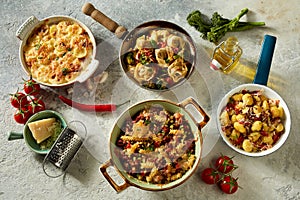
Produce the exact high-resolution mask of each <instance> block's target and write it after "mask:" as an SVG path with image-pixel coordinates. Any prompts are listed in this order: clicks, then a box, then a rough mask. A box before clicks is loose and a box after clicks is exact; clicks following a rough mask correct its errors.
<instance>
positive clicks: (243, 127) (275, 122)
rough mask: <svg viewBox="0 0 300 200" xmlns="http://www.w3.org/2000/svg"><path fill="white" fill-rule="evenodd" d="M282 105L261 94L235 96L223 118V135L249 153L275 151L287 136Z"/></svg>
mask: <svg viewBox="0 0 300 200" xmlns="http://www.w3.org/2000/svg"><path fill="white" fill-rule="evenodd" d="M279 103H280V102H279V100H275V99H269V98H267V97H266V96H265V95H263V92H262V91H260V90H259V91H248V90H242V91H241V92H239V93H236V94H234V95H232V96H231V97H230V99H229V102H228V103H227V105H226V107H225V109H224V110H223V112H222V113H221V116H220V122H221V127H222V131H223V134H225V135H226V137H227V138H228V139H229V140H230V142H231V143H232V144H233V145H234V146H236V147H238V148H240V149H242V150H244V151H246V152H260V151H264V150H267V149H270V148H272V147H273V145H274V144H275V143H276V142H277V141H278V140H279V138H280V136H281V135H282V134H283V133H284V125H283V124H284V116H285V115H284V110H283V108H282V107H281V106H280V104H279Z"/></svg>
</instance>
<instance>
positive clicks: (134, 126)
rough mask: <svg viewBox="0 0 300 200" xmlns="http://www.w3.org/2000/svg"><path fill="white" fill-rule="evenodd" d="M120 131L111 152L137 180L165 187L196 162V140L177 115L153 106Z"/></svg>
mask: <svg viewBox="0 0 300 200" xmlns="http://www.w3.org/2000/svg"><path fill="white" fill-rule="evenodd" d="M121 130H122V131H121V134H120V136H119V137H118V139H117V142H116V147H117V148H115V150H114V153H115V155H116V156H117V157H118V158H119V160H120V163H121V165H122V167H123V169H124V170H125V172H127V174H129V175H130V176H132V177H134V178H136V179H138V180H140V181H144V182H147V183H152V184H167V183H170V182H172V181H175V180H177V179H179V178H181V177H182V176H183V175H184V174H185V173H186V172H187V171H188V170H190V169H192V167H193V165H194V163H195V160H196V156H195V141H196V139H195V137H194V135H193V133H192V131H191V128H190V125H189V124H188V121H187V120H186V119H185V117H184V116H183V114H181V113H179V112H176V113H170V112H168V111H166V110H165V109H164V108H163V107H162V106H159V105H157V106H156V105H154V106H151V107H149V108H145V109H143V110H142V111H140V112H139V113H138V114H136V115H135V116H134V117H133V118H131V117H130V118H128V119H127V120H126V121H125V123H124V124H123V125H122V127H121Z"/></svg>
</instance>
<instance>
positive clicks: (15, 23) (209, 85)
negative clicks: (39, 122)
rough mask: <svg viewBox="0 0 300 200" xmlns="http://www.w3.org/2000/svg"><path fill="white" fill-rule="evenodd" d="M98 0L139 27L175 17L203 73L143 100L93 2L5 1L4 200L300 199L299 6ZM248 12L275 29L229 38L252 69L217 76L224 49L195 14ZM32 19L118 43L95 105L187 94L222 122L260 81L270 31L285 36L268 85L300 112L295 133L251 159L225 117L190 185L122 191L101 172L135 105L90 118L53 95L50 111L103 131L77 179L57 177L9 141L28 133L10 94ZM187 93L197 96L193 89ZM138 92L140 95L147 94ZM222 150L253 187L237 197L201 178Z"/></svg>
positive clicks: (1, 28) (80, 160)
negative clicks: (228, 102) (224, 132)
mask: <svg viewBox="0 0 300 200" xmlns="http://www.w3.org/2000/svg"><path fill="white" fill-rule="evenodd" d="M91 2H92V3H93V4H94V5H95V6H96V7H97V8H99V9H100V10H102V11H103V12H104V13H105V14H106V15H108V16H110V17H111V18H113V19H114V20H115V21H116V22H119V23H120V24H122V25H124V26H125V27H127V28H128V29H129V30H132V29H133V28H134V27H136V26H137V25H139V24H140V23H142V22H145V21H150V20H155V19H163V20H168V21H171V22H174V23H177V24H178V25H180V26H182V27H183V28H184V29H186V30H187V31H188V32H189V33H190V34H191V36H192V38H193V40H194V41H195V43H196V46H197V49H198V54H199V60H198V63H199V64H198V65H197V70H196V73H195V75H193V76H192V77H191V80H190V81H189V82H188V84H190V85H188V84H186V85H187V86H186V85H183V86H182V88H183V90H181V89H182V88H179V89H178V92H173V93H172V92H169V93H166V94H153V93H148V92H145V91H142V94H140V91H141V90H139V89H135V90H133V89H132V88H131V85H130V83H128V80H127V79H123V74H122V71H121V70H120V66H119V64H118V61H117V57H118V50H119V46H118V45H120V43H121V41H118V40H117V39H116V38H115V37H114V36H113V35H112V33H110V32H109V31H108V30H106V29H105V28H104V27H102V26H101V25H99V24H98V23H97V22H95V21H94V20H92V19H91V18H90V17H88V16H85V15H84V14H83V13H82V12H81V7H82V5H83V4H84V3H85V1H81V0H80V1H64V0H50V1H41V0H30V1H25V0H20V1H12V0H1V6H0V17H1V21H0V32H1V35H0V37H1V40H0V44H1V45H0V46H1V48H0V70H1V73H0V81H1V84H0V91H1V92H0V93H1V97H0V100H1V107H0V111H1V123H0V130H1V134H0V141H1V146H0V152H1V153H0V199H5V200H6V199H253V200H254V199H300V165H299V143H300V139H299V133H298V132H299V129H300V124H299V120H300V119H299V99H300V92H299V88H300V87H299V84H298V82H299V72H300V71H299V69H300V64H299V63H300V56H299V55H300V34H299V32H300V30H299V22H300V19H299V16H298V15H297V13H299V9H300V7H299V3H298V1H297V0H289V1H279V0H275V1H272V0H261V1H251V0H243V1H236V0H228V1H221V0H183V1H177V0H176V1H171V0H148V1H146V0H140V1H130V0H121V1H119V0H109V1H108V0H106V1H104V0H103V1H91ZM244 7H248V8H249V9H250V12H249V13H248V15H247V17H245V19H247V20H252V21H265V22H266V24H267V27H265V28H261V29H254V30H250V31H247V32H241V33H230V34H228V35H235V36H237V37H238V39H239V41H240V46H241V47H242V49H243V51H244V52H243V55H242V59H241V64H243V65H246V66H248V67H249V70H244V71H243V70H242V69H243V68H242V67H240V71H239V70H236V71H235V72H233V73H232V74H231V75H223V74H221V73H219V72H212V71H210V70H209V69H208V63H209V57H210V54H211V52H212V50H213V48H214V47H215V46H214V45H213V44H211V43H209V42H207V41H204V40H202V39H201V38H199V33H198V32H196V31H195V30H194V29H193V28H192V27H190V26H189V25H188V24H187V22H186V17H187V15H188V14H189V13H190V12H191V11H193V10H195V9H199V10H201V11H202V12H203V13H204V14H207V15H211V14H212V13H213V12H214V11H218V12H219V13H221V14H223V15H224V16H225V17H227V18H233V17H234V16H235V15H236V14H237V13H238V12H239V11H240V10H241V9H242V8H244ZM31 15H35V16H36V17H37V18H38V19H43V18H45V17H48V16H51V15H68V16H71V17H74V18H76V19H78V20H80V21H81V22H83V23H84V24H86V25H87V26H88V27H89V28H90V29H91V30H92V32H93V34H94V36H95V38H96V40H97V43H98V44H101V43H102V42H103V41H108V42H109V43H110V42H111V45H112V46H113V47H114V48H112V54H111V55H110V56H111V60H112V61H113V62H112V63H106V64H108V65H109V66H108V68H107V71H108V73H109V78H108V80H107V82H105V83H104V84H101V85H99V86H98V87H97V91H95V93H87V94H85V95H92V97H91V99H90V101H96V102H98V101H99V102H109V101H115V102H121V101H122V100H124V99H128V98H132V99H134V101H132V102H131V103H132V104H133V103H135V102H136V101H140V100H143V97H145V98H164V99H171V100H173V101H180V100H182V99H183V98H184V97H185V95H187V96H189V95H192V96H195V98H196V99H197V100H198V101H199V102H201V105H202V106H203V107H204V108H205V109H206V110H207V111H208V112H209V114H210V115H212V116H214V109H215V107H216V106H217V102H219V101H220V100H221V98H222V95H223V94H225V92H226V91H229V90H230V89H231V88H234V87H236V86H238V85H239V84H242V83H248V82H251V80H252V79H253V73H254V72H253V71H254V70H255V66H256V63H257V60H258V57H259V53H260V49H261V42H262V39H263V36H264V34H271V35H275V36H276V37H277V44H276V49H275V53H274V57H273V62H272V68H271V73H270V77H269V83H268V86H269V87H271V88H272V89H274V90H276V91H277V92H278V93H279V94H280V95H281V96H282V97H283V98H284V99H285V100H286V103H287V104H288V106H289V108H290V111H291V115H292V129H291V132H290V136H289V138H288V139H287V141H286V143H285V144H284V146H283V147H281V148H280V149H279V150H278V151H277V152H275V153H273V154H271V155H268V156H265V157H260V158H251V157H246V156H243V155H240V154H238V153H236V152H234V151H233V150H231V149H230V148H229V147H227V146H226V144H225V143H224V142H223V141H222V139H221V138H219V137H218V131H217V130H216V129H215V127H214V125H213V124H214V122H215V119H212V121H211V122H210V125H209V127H208V128H206V129H205V130H203V133H204V134H207V135H206V136H207V138H210V139H207V142H204V147H205V152H204V155H203V159H202V162H201V163H200V165H199V167H198V169H197V171H196V172H195V173H194V175H193V176H192V177H191V178H190V179H188V180H187V181H186V182H185V183H184V184H182V185H180V186H178V187H176V188H174V189H172V190H168V191H163V192H149V191H144V190H141V189H137V188H135V187H129V188H127V189H126V190H125V191H123V192H122V193H120V194H117V193H116V192H115V191H114V190H113V189H112V187H111V186H110V185H109V184H108V182H107V181H106V180H105V179H104V177H103V176H102V175H101V174H100V173H99V166H100V165H101V164H102V163H104V162H105V161H106V160H108V159H109V152H108V139H109V130H110V129H111V127H112V125H113V123H114V121H115V119H116V118H117V116H118V114H119V112H121V111H122V110H124V109H126V107H125V108H122V109H121V110H120V111H119V112H116V113H114V114H111V113H97V114H95V113H94V114H84V113H80V112H78V111H76V110H73V109H71V108H69V107H67V106H65V105H63V104H62V103H61V102H60V101H59V100H58V99H57V97H56V95H55V94H53V93H51V92H49V91H47V90H45V91H44V93H43V96H45V102H46V105H47V107H48V109H53V110H57V111H59V112H61V113H62V114H63V115H64V116H65V118H66V119H67V120H68V121H71V120H73V119H77V118H82V120H85V122H86V124H87V126H88V127H90V128H92V127H95V128H96V129H97V130H96V132H93V131H94V130H92V131H91V132H90V133H92V137H90V138H89V140H88V141H87V142H86V143H85V145H84V147H83V148H82V149H81V150H80V152H79V153H78V155H77V156H76V158H75V159H74V160H73V162H72V164H71V165H70V167H69V169H68V171H67V173H66V174H65V175H64V176H62V177H59V178H56V179H51V178H49V177H47V176H46V175H45V174H44V173H43V170H42V167H41V163H42V161H43V157H42V156H39V155H36V154H34V153H33V152H31V151H30V150H29V149H28V148H27V147H26V145H25V142H24V141H22V140H21V141H12V142H9V141H7V134H8V132H9V131H12V130H14V131H21V130H22V127H23V126H21V125H18V124H16V123H15V122H14V120H13V117H12V116H13V112H14V110H13V109H12V107H11V106H10V104H9V95H8V94H9V93H13V92H15V91H16V89H17V88H18V87H19V88H21V85H20V82H22V77H23V78H26V75H25V73H24V72H23V70H22V68H21V64H20V61H19V53H18V52H19V44H20V41H19V40H18V39H17V38H16V37H15V32H16V30H17V29H18V27H19V26H20V25H21V24H22V23H23V22H24V21H25V20H26V19H27V18H28V17H30V16H31ZM126 80H127V81H126ZM119 81H120V82H119ZM122 81H124V82H125V83H124V84H123V86H124V87H125V90H124V91H123V90H122V89H120V88H114V87H113V86H116V85H122ZM126 84H128V85H126ZM112 85H113V86H112ZM189 86H192V88H193V91H192V92H191V94H189V92H188V90H185V87H189ZM126 89H127V91H126ZM182 91H187V93H184V92H182ZM214 91H215V92H214ZM62 92H64V90H62ZM75 92H76V91H75ZM119 92H120V93H119ZM127 92H128V94H130V95H129V96H126V94H127ZM130 92H131V93H130ZM212 93H213V94H212ZM80 94H81V93H80ZM95 94H96V95H95ZM116 94H122V95H124V94H125V95H124V96H122V95H116ZM136 94H140V96H138V95H136ZM207 94H208V95H207ZM93 95H94V96H93ZM181 95H182V96H181ZM94 119H96V121H97V126H95V125H94V124H92V123H91V122H90V121H92V122H93V120H94ZM208 142H211V143H210V144H211V146H210V145H208ZM215 143H216V144H215ZM93 145H94V146H93ZM220 153H222V154H225V155H230V156H235V157H234V161H235V162H236V164H237V165H239V168H238V169H237V170H236V171H235V172H234V175H235V176H238V177H239V184H240V186H241V187H242V188H243V189H239V190H238V192H237V193H235V194H233V195H226V194H223V193H222V192H221V191H220V190H219V189H218V188H217V186H215V185H214V186H211V185H206V184H205V183H203V182H202V181H201V179H200V172H201V171H202V170H203V169H204V168H206V167H208V166H210V165H211V164H212V161H213V160H214V159H216V158H217V156H218V155H220ZM111 171H112V172H111V173H112V174H113V175H112V176H113V177H115V178H116V179H117V178H118V175H117V174H116V173H115V171H114V170H113V169H111Z"/></svg>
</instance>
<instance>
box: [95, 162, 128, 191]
mask: <svg viewBox="0 0 300 200" xmlns="http://www.w3.org/2000/svg"><path fill="white" fill-rule="evenodd" d="M111 166H113V162H112V160H111V159H109V160H108V161H106V162H105V163H104V164H102V165H101V166H100V171H101V173H102V174H103V176H104V177H105V178H106V180H107V181H108V182H109V184H110V185H111V186H112V187H113V188H114V189H115V190H116V191H117V192H118V193H119V192H122V191H123V190H125V189H126V188H128V187H129V186H130V184H129V183H128V182H127V181H126V180H125V179H124V178H123V177H122V178H123V179H124V181H125V183H124V184H123V185H118V184H117V183H116V182H115V181H114V180H113V179H112V178H111V176H109V174H108V173H107V170H106V169H107V168H108V167H111Z"/></svg>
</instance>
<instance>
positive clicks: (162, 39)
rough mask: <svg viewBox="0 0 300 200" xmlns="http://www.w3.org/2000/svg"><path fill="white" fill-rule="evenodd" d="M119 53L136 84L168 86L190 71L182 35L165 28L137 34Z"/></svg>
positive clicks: (185, 44) (188, 51)
mask: <svg viewBox="0 0 300 200" xmlns="http://www.w3.org/2000/svg"><path fill="white" fill-rule="evenodd" d="M133 44H134V45H133V46H132V47H131V49H129V51H128V52H127V53H126V54H125V55H124V56H123V62H124V63H125V65H126V71H128V73H129V76H131V77H132V78H133V79H134V80H135V81H136V82H137V83H138V84H139V85H141V86H143V87H145V88H149V89H155V90H164V89H169V88H170V87H172V86H174V85H176V84H178V83H179V82H181V81H182V80H184V79H185V78H186V77H187V76H188V75H189V73H190V71H191V68H192V64H191V62H192V61H191V60H192V58H191V50H190V46H189V44H188V42H186V41H185V39H184V36H183V34H181V33H179V32H176V31H174V30H172V29H168V28H160V29H154V30H151V31H148V32H146V33H144V34H142V35H140V36H139V37H138V38H137V39H136V41H134V42H133Z"/></svg>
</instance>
